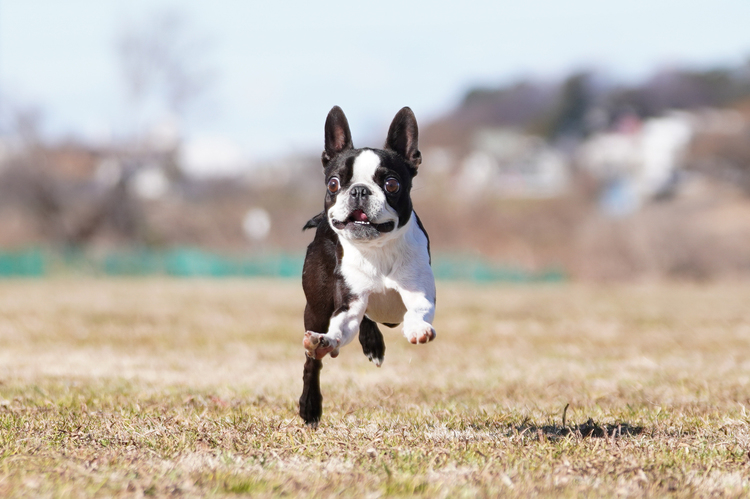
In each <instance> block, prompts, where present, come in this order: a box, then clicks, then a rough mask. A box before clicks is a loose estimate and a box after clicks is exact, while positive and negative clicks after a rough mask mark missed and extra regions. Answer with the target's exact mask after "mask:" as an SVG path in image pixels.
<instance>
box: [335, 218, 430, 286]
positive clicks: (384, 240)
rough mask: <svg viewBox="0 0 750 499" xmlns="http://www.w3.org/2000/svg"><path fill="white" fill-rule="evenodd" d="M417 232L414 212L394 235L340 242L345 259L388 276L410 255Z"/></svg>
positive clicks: (340, 238) (341, 239)
mask: <svg viewBox="0 0 750 499" xmlns="http://www.w3.org/2000/svg"><path fill="white" fill-rule="evenodd" d="M415 230H419V226H418V224H417V223H416V215H415V214H414V212H413V211H412V214H411V217H410V218H409V221H408V222H407V223H406V224H405V225H403V226H402V227H400V228H399V229H398V230H396V231H394V232H392V233H388V234H384V235H383V237H380V238H378V239H375V240H369V241H351V240H347V239H344V238H342V237H339V241H340V243H341V246H342V248H343V250H344V258H345V259H347V260H350V259H351V260H360V262H361V263H365V262H367V263H369V264H370V265H372V266H373V267H375V268H376V269H378V270H379V271H380V272H382V273H384V274H388V273H390V270H391V269H392V268H393V266H394V265H395V263H396V262H397V261H398V260H399V259H400V258H403V257H405V256H407V255H408V254H409V253H410V251H409V245H410V242H413V241H414V231H415ZM351 260H350V261H351Z"/></svg>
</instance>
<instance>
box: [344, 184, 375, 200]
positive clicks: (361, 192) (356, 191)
mask: <svg viewBox="0 0 750 499" xmlns="http://www.w3.org/2000/svg"><path fill="white" fill-rule="evenodd" d="M370 194H372V192H370V189H368V188H367V187H366V186H364V185H355V186H352V188H351V189H349V195H350V196H351V197H353V198H354V199H358V200H362V199H367V196H369V195H370Z"/></svg>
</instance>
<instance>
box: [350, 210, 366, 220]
mask: <svg viewBox="0 0 750 499" xmlns="http://www.w3.org/2000/svg"><path fill="white" fill-rule="evenodd" d="M352 218H353V219H354V221H355V222H367V220H368V218H367V215H365V212H364V211H362V210H355V211H354V212H352Z"/></svg>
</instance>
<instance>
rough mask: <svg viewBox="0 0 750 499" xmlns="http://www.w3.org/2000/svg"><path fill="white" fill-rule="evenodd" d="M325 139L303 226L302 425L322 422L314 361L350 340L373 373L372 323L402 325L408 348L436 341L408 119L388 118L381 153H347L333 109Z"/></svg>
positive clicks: (379, 350) (344, 126)
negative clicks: (320, 203) (318, 205)
mask: <svg viewBox="0 0 750 499" xmlns="http://www.w3.org/2000/svg"><path fill="white" fill-rule="evenodd" d="M325 138H326V140H325V151H324V152H323V156H322V160H323V167H324V173H325V178H326V185H327V186H328V191H327V193H326V199H325V211H324V212H322V213H320V214H319V215H317V216H315V217H314V218H313V219H312V220H310V221H309V222H308V223H307V224H306V225H305V228H316V233H315V239H314V240H313V242H312V243H311V244H310V246H309V247H308V248H307V256H306V258H305V265H304V269H303V272H302V287H303V288H304V291H305V296H306V298H307V306H306V307H305V329H306V333H305V338H304V341H303V345H304V347H305V350H306V354H307V360H306V363H305V370H304V375H303V381H304V388H303V392H302V396H301V397H300V416H302V418H303V419H304V420H305V422H306V423H308V424H316V423H317V422H318V421H319V420H320V416H321V413H322V396H321V394H320V382H319V373H320V369H321V368H322V362H321V360H320V359H322V358H323V357H324V356H325V355H326V354H328V353H330V354H331V357H336V356H338V354H339V349H340V348H341V347H343V346H344V345H346V344H348V343H349V342H351V341H352V340H353V339H354V336H355V335H356V334H357V332H359V340H360V343H361V344H362V349H363V351H364V353H365V355H366V356H367V357H368V358H369V359H370V360H371V361H373V362H374V363H375V364H376V365H378V366H380V365H381V364H382V362H383V356H384V354H385V343H384V341H383V336H382V334H381V333H380V330H379V329H378V326H377V324H376V323H381V324H384V325H386V326H388V327H395V326H397V325H398V324H400V323H401V322H403V323H404V327H403V332H404V336H406V338H407V339H408V340H409V341H410V342H411V343H414V344H417V343H427V342H428V341H431V340H433V339H434V338H435V329H434V328H433V327H432V320H433V316H434V314H435V280H434V278H433V275H432V269H431V267H430V247H429V244H430V243H429V238H428V236H427V232H426V231H425V230H424V227H423V226H422V223H421V222H420V220H419V217H417V214H416V213H415V212H414V210H413V208H412V204H411V198H410V192H411V182H412V178H413V177H414V176H415V175H416V174H417V168H418V167H419V164H420V163H421V155H420V153H419V150H418V148H417V140H418V129H417V122H416V119H415V118H414V114H413V113H412V112H411V110H410V109H409V108H403V109H402V110H401V111H400V112H399V113H398V114H397V115H396V117H395V118H394V120H393V123H392V124H391V127H390V130H389V132H388V138H387V139H386V144H385V149H383V150H381V149H370V148H364V149H354V147H353V145H352V141H351V133H350V131H349V124H348V122H347V120H346V116H344V113H343V111H341V109H340V108H338V107H334V108H333V109H331V112H330V113H329V114H328V118H327V119H326V126H325Z"/></svg>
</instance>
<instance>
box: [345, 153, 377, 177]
mask: <svg viewBox="0 0 750 499" xmlns="http://www.w3.org/2000/svg"><path fill="white" fill-rule="evenodd" d="M378 166H380V156H378V155H377V154H375V153H374V152H373V151H370V150H366V151H362V152H361V153H360V154H359V156H357V157H356V158H355V159H354V166H353V167H352V170H353V171H352V180H351V185H354V184H373V183H374V182H375V180H374V179H375V170H377V169H378Z"/></svg>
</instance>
